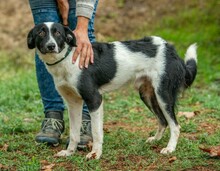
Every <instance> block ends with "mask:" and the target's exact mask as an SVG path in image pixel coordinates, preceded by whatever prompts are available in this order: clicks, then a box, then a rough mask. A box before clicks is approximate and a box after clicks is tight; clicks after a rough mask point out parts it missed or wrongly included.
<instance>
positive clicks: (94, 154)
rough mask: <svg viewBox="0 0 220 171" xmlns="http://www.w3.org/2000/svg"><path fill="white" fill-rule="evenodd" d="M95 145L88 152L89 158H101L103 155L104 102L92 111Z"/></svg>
mask: <svg viewBox="0 0 220 171" xmlns="http://www.w3.org/2000/svg"><path fill="white" fill-rule="evenodd" d="M90 116H91V126H92V136H93V146H92V151H91V152H90V153H89V154H87V156H86V158H87V159H99V158H100V157H101V155H102V144H103V102H102V103H101V105H100V106H99V108H98V109H97V110H96V111H94V112H91V113H90Z"/></svg>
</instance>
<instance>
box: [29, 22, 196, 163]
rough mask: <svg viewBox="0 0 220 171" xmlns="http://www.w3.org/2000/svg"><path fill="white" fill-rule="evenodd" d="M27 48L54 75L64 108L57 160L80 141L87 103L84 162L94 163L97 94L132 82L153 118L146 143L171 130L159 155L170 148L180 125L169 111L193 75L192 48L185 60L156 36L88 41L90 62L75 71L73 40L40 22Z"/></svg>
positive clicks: (99, 120) (99, 135)
mask: <svg viewBox="0 0 220 171" xmlns="http://www.w3.org/2000/svg"><path fill="white" fill-rule="evenodd" d="M27 43H28V47H29V49H33V48H36V51H37V53H38V54H39V57H40V59H41V60H42V61H43V62H44V63H45V65H46V68H47V69H48V71H49V72H50V73H51V75H52V76H53V79H54V82H55V85H56V88H57V90H58V91H59V93H60V94H61V95H62V97H63V98H64V99H65V101H66V102H67V105H68V112H69V119H70V143H69V146H68V148H67V150H62V151H60V152H59V153H58V154H57V156H69V155H71V154H73V153H74V152H75V150H76V147H77V143H78V142H79V141H80V127H81V118H82V116H81V115H82V105H83V101H85V103H86V104H87V106H88V108H89V111H90V115H91V125H92V134H93V147H92V151H91V152H90V153H89V154H88V155H87V156H86V157H87V158H95V159H99V158H100V156H101V154H102V143H103V99H102V94H103V93H105V92H109V91H112V90H115V89H118V88H120V87H121V86H122V85H125V84H127V83H128V82H129V81H130V80H134V84H135V88H136V89H137V90H138V91H139V94H140V98H141V100H142V101H143V102H144V103H145V105H146V106H147V107H148V108H149V109H150V111H151V112H153V113H154V114H155V115H156V116H157V119H158V123H159V126H158V130H157V132H156V134H155V136H153V137H150V138H149V139H148V140H147V142H151V141H154V140H160V139H161V138H162V135H163V133H164V131H165V128H166V127H167V126H168V125H169V127H170V134H171V136H170V139H169V142H168V145H167V147H165V148H163V149H162V150H161V153H163V154H166V153H171V152H173V151H174V150H175V148H176V145H177V141H178V137H179V133H180V127H179V125H178V123H177V120H176V117H175V113H174V107H175V102H176V99H177V95H178V92H179V91H180V90H182V89H185V88H187V87H189V86H190V85H191V84H192V83H193V81H194V79H195V77H196V73H197V54H196V45H195V44H193V45H191V46H190V47H189V48H188V49H187V52H186V55H185V62H184V61H183V60H182V59H180V58H179V57H178V55H177V53H176V51H175V49H174V47H173V46H172V45H170V44H169V43H167V42H166V41H165V40H163V39H162V38H160V37H156V36H151V37H145V38H143V39H140V40H131V41H116V42H112V43H98V42H97V43H93V44H92V47H93V51H94V64H92V65H90V66H89V68H88V69H80V68H79V67H78V63H79V57H78V59H77V61H76V63H75V64H72V56H73V52H74V50H75V47H76V39H75V36H74V34H73V33H72V31H71V30H70V29H69V28H68V27H64V26H62V25H61V24H58V23H52V22H48V23H42V24H39V25H37V26H35V27H34V28H33V29H32V30H31V31H30V32H29V34H28V38H27Z"/></svg>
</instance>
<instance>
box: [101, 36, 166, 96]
mask: <svg viewBox="0 0 220 171" xmlns="http://www.w3.org/2000/svg"><path fill="white" fill-rule="evenodd" d="M152 38H153V43H154V44H156V45H159V46H158V49H157V54H156V56H155V57H153V58H150V57H148V56H146V54H144V53H142V52H132V51H130V50H129V49H128V48H127V47H126V46H125V45H124V44H122V43H121V42H113V44H114V45H115V53H114V54H115V56H114V59H115V61H116V63H117V73H116V76H115V77H114V79H113V80H112V81H111V82H110V83H109V84H107V85H104V86H102V87H101V88H100V93H103V92H109V91H112V90H114V89H118V88H120V87H121V86H122V85H124V84H126V83H127V82H129V81H130V80H132V79H137V78H140V77H142V76H147V77H148V78H150V79H151V80H152V84H153V86H154V87H155V88H157V87H159V84H160V80H161V79H160V77H161V76H162V75H163V73H164V70H165V69H164V67H165V59H164V49H165V46H164V43H165V41H164V40H163V39H161V38H158V37H152ZM139 86H140V85H139V83H138V82H137V85H136V88H138V87H139Z"/></svg>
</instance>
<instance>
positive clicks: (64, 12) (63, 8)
mask: <svg viewBox="0 0 220 171" xmlns="http://www.w3.org/2000/svg"><path fill="white" fill-rule="evenodd" d="M57 4H58V9H59V11H60V14H61V16H62V19H63V25H65V26H67V25H68V14H69V2H68V0H57Z"/></svg>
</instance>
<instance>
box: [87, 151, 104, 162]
mask: <svg viewBox="0 0 220 171" xmlns="http://www.w3.org/2000/svg"><path fill="white" fill-rule="evenodd" d="M101 155H102V152H98V151H92V152H90V153H89V154H87V155H86V159H88V160H90V159H100V157H101Z"/></svg>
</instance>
